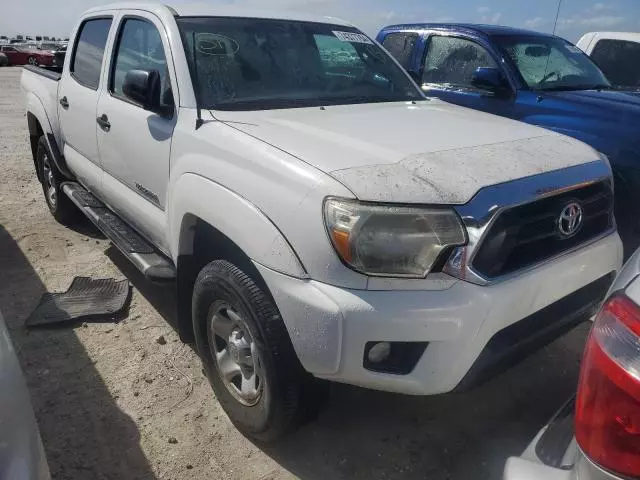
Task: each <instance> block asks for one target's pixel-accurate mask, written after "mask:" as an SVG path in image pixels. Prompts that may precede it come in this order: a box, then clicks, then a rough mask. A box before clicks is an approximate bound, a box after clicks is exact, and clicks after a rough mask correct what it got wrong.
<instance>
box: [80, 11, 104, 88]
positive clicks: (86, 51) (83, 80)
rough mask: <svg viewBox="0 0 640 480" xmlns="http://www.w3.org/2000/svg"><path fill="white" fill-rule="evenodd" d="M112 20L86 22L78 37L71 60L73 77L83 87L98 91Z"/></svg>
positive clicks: (94, 19)
mask: <svg viewBox="0 0 640 480" xmlns="http://www.w3.org/2000/svg"><path fill="white" fill-rule="evenodd" d="M111 22H112V19H111V18H104V17H102V18H91V19H88V20H85V21H84V22H83V23H82V25H81V26H80V28H79V30H78V36H77V39H76V44H75V48H74V52H73V57H72V59H71V67H70V68H71V76H72V77H73V78H74V79H75V80H76V81H77V82H78V83H79V84H81V85H83V86H85V87H87V88H91V89H93V90H97V89H98V85H99V84H100V72H101V70H102V60H103V58H104V50H105V46H106V44H107V38H108V36H109V29H110V28H111Z"/></svg>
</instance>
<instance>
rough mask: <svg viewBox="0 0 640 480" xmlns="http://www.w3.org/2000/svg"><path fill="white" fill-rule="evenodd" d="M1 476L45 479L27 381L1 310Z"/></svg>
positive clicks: (43, 459)
mask: <svg viewBox="0 0 640 480" xmlns="http://www.w3.org/2000/svg"><path fill="white" fill-rule="evenodd" d="M0 478H7V479H9V478H15V479H23V480H48V479H50V478H51V475H50V474H49V466H48V465H47V459H46V457H45V453H44V447H43V446H42V440H41V439H40V431H39V430H38V425H37V423H36V418H35V415H34V414H33V409H32V407H31V397H30V395H29V390H28V388H27V382H26V380H25V379H24V376H23V375H22V369H21V368H20V363H19V362H18V357H17V356H16V351H15V349H14V348H13V344H12V342H11V337H10V336H9V331H8V330H7V326H6V324H5V322H4V319H3V318H2V313H0Z"/></svg>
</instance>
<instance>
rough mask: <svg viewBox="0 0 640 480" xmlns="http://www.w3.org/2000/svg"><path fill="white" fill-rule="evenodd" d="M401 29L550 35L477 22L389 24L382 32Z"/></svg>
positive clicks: (498, 34) (494, 34) (488, 34)
mask: <svg viewBox="0 0 640 480" xmlns="http://www.w3.org/2000/svg"><path fill="white" fill-rule="evenodd" d="M399 30H448V31H456V32H460V31H465V32H466V33H472V34H476V35H485V36H501V35H526V36H550V35H549V34H546V33H540V32H534V31H532V30H525V29H522V28H513V27H505V26H502V25H483V24H475V23H405V24H399V25H389V26H388V27H385V28H384V29H383V30H382V31H381V32H380V33H385V32H392V31H399Z"/></svg>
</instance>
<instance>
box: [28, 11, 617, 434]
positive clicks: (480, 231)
mask: <svg viewBox="0 0 640 480" xmlns="http://www.w3.org/2000/svg"><path fill="white" fill-rule="evenodd" d="M69 45H70V46H69V52H68V54H67V55H66V59H65V61H64V66H63V68H62V69H61V71H60V72H55V71H51V70H44V69H41V68H34V67H27V68H25V69H24V73H23V76H22V88H23V91H24V94H25V96H26V104H27V119H28V125H29V133H30V136H31V146H32V151H33V160H34V163H35V169H36V172H37V175H38V178H39V179H40V181H41V182H42V184H43V189H44V193H45V198H46V201H47V203H48V205H49V208H50V209H51V212H52V214H53V215H54V216H55V217H56V219H58V220H60V221H62V222H68V221H71V220H72V219H73V217H74V216H76V214H77V213H78V212H82V213H84V214H85V215H86V216H88V217H89V218H90V219H91V220H92V221H93V222H94V223H95V224H96V225H97V226H98V227H99V228H100V229H102V231H103V232H104V233H105V234H106V235H107V236H108V237H109V238H110V239H111V240H112V242H113V243H114V245H116V246H117V247H118V248H119V249H120V250H121V251H122V252H123V253H124V255H126V256H127V257H128V258H129V259H130V260H131V261H132V262H133V263H134V264H135V265H136V266H137V267H138V268H139V269H140V270H141V271H142V272H144V274H145V275H146V277H147V278H148V279H149V280H150V281H156V282H158V281H168V282H174V283H175V286H176V289H177V296H178V310H179V312H178V319H179V321H178V323H179V332H180V335H181V338H182V339H183V340H184V341H187V342H195V344H196V345H197V350H198V352H199V354H200V356H201V358H202V361H203V363H204V365H205V370H206V372H207V374H208V377H209V379H210V381H211V384H212V386H213V389H214V390H215V393H216V395H217V397H218V399H219V401H220V403H221V404H222V406H223V407H224V408H225V410H226V412H227V413H228V415H229V417H230V418H231V419H232V421H233V422H234V423H235V424H236V425H237V427H238V428H240V429H241V430H242V431H243V432H245V433H246V434H248V435H251V436H253V437H255V438H258V439H261V440H272V439H275V438H277V437H279V436H280V435H282V434H283V433H285V432H286V431H288V430H290V429H292V428H293V427H294V426H295V425H297V424H298V423H299V422H300V421H301V420H302V419H304V418H306V417H309V416H310V415H311V414H312V413H313V411H314V409H316V408H317V406H318V404H319V403H320V402H319V399H320V398H321V397H322V393H323V392H324V391H325V388H324V385H325V382H321V381H318V380H317V379H327V380H332V381H338V382H345V383H350V384H355V385H360V386H364V387H369V388H374V389H380V390H388V391H393V392H400V393H405V394H416V395H429V394H437V393H442V392H449V391H452V390H454V389H465V388H469V387H470V386H472V385H474V384H476V383H478V382H480V381H482V380H484V379H486V378H488V377H489V376H491V375H494V374H496V373H498V372H499V371H501V370H503V369H504V368H505V367H507V366H509V365H511V364H513V363H514V362H515V361H516V360H517V358H519V357H521V356H523V355H526V354H528V353H530V352H532V351H533V350H534V349H535V348H536V347H539V346H540V345H543V344H545V343H546V342H549V341H550V340H552V339H554V338H556V337H557V336H559V335H560V334H562V333H564V332H565V331H567V330H568V329H570V328H571V327H573V326H574V325H576V324H577V323H578V322H581V321H583V320H585V319H588V318H589V316H590V315H591V314H592V312H593V311H594V309H595V308H597V307H598V306H599V303H600V301H601V300H602V299H603V297H604V295H605V293H606V291H607V289H608V288H609V286H610V283H611V281H612V279H613V275H614V273H615V272H616V271H617V270H618V269H619V268H620V264H621V259H622V248H621V243H620V239H619V236H618V234H617V232H616V225H615V220H614V218H613V209H612V202H613V200H612V189H613V185H612V178H611V171H610V167H609V164H608V161H607V159H606V158H605V157H604V156H602V155H601V154H599V153H598V152H596V151H595V150H593V149H591V148H590V147H588V146H586V145H584V144H582V143H580V142H577V141H575V140H572V139H570V138H567V137H564V136H562V135H559V134H556V133H553V132H550V131H547V130H543V129H539V128H536V127H532V126H529V125H525V124H522V123H517V122H513V121H510V120H506V119H503V118H500V117H497V116H492V115H488V114H485V113H480V112H477V111H473V110H468V109H465V108H461V107H458V106H454V105H451V104H448V103H445V102H443V101H440V100H433V99H426V98H425V97H424V96H423V94H422V93H421V92H420V90H419V88H417V86H416V85H415V84H414V83H413V81H412V80H411V78H410V77H409V76H408V75H407V74H406V73H405V72H404V71H403V69H402V68H401V67H400V66H399V64H398V63H397V62H396V61H395V60H393V59H392V57H390V56H389V55H388V54H387V53H386V52H385V51H384V50H383V49H382V48H381V47H380V46H379V45H378V44H377V43H376V42H375V41H373V40H371V39H370V38H369V37H368V36H367V35H365V34H363V33H362V32H361V31H359V30H358V29H356V28H355V27H354V26H352V25H350V24H348V23H345V22H342V21H338V20H334V19H330V18H315V17H310V18H307V17H304V16H296V15H292V14H284V15H270V14H262V13H257V12H254V11H250V12H247V11H243V12H238V11H234V10H225V9H221V8H217V7H216V8H212V9H210V10H208V9H207V7H202V6H200V7H186V6H184V7H183V6H180V7H176V8H175V9H174V8H170V7H167V6H161V5H146V4H135V3H131V4H118V5H113V6H104V7H100V8H97V9H93V10H90V11H88V12H87V13H85V14H84V15H83V16H82V17H81V19H80V20H79V22H78V24H77V26H76V27H75V30H74V34H73V38H72V40H71V42H70V43H69Z"/></svg>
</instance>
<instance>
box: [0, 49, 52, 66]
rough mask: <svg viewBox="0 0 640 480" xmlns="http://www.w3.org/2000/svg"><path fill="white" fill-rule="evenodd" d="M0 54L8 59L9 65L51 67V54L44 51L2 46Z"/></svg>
mask: <svg viewBox="0 0 640 480" xmlns="http://www.w3.org/2000/svg"><path fill="white" fill-rule="evenodd" d="M0 52H2V53H4V54H5V55H6V56H7V57H8V58H9V65H27V64H29V65H53V53H51V52H49V51H45V50H38V49H36V48H24V47H17V46H15V45H2V46H0Z"/></svg>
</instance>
